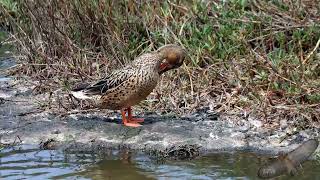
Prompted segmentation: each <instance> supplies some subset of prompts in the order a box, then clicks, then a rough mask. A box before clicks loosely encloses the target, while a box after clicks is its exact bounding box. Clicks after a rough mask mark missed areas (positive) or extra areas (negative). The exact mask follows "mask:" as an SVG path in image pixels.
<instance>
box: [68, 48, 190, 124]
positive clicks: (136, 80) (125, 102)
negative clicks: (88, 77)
mask: <svg viewBox="0 0 320 180" xmlns="http://www.w3.org/2000/svg"><path fill="white" fill-rule="evenodd" d="M185 56H186V52H185V50H184V49H183V48H181V47H180V46H178V45H174V44H169V45H165V46H163V47H161V48H159V49H158V50H157V51H154V52H150V53H145V54H143V55H141V56H139V57H137V58H136V59H134V60H133V61H132V62H131V63H130V64H128V65H127V66H125V67H124V68H122V69H118V70H115V71H113V72H112V73H110V74H109V75H107V76H106V77H105V78H103V79H101V80H99V81H98V82H96V83H94V84H92V85H89V86H86V87H81V88H77V89H74V90H73V91H72V94H73V95H74V96H75V97H76V98H79V99H93V100H94V101H95V102H97V105H98V107H99V108H103V109H112V110H121V115H122V122H123V124H124V125H125V126H130V127H138V126H141V125H140V124H139V123H140V122H143V121H144V120H143V119H141V118H133V116H132V111H131V106H133V105H136V104H138V103H139V102H140V101H142V100H144V99H146V97H147V96H148V95H149V94H150V93H151V92H152V90H153V89H154V88H155V87H156V85H157V83H158V81H159V79H160V75H161V74H162V73H164V72H166V71H168V70H170V69H175V68H178V67H180V66H181V65H182V63H183V61H184V58H185ZM126 112H127V113H128V115H127V116H126Z"/></svg>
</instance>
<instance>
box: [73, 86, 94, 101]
mask: <svg viewBox="0 0 320 180" xmlns="http://www.w3.org/2000/svg"><path fill="white" fill-rule="evenodd" d="M88 86H89V84H87V83H82V84H78V85H76V86H75V87H74V88H73V89H72V90H71V94H72V95H73V96H74V97H76V98H78V99H92V97H90V96H88V94H87V93H86V92H85V90H86V88H87V87H88Z"/></svg>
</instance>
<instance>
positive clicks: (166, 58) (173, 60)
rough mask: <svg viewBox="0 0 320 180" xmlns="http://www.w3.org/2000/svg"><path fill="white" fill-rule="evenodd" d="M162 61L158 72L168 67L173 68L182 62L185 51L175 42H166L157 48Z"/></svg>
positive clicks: (162, 71) (164, 70) (160, 72)
mask: <svg viewBox="0 0 320 180" xmlns="http://www.w3.org/2000/svg"><path fill="white" fill-rule="evenodd" d="M157 53H158V54H159V55H160V57H161V60H162V62H161V63H160V67H159V74H162V73H164V72H166V71H168V70H170V69H175V68H178V67H180V66H181V65H182V64H183V61H184V58H185V57H186V51H185V50H184V49H183V48H182V47H180V46H178V45H175V44H168V45H165V46H162V47H160V48H159V49H158V50H157Z"/></svg>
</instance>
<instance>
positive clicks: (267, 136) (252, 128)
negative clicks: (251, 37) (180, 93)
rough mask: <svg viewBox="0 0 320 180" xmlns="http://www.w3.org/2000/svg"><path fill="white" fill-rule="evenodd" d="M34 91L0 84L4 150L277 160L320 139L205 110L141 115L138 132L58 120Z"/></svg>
mask: <svg viewBox="0 0 320 180" xmlns="http://www.w3.org/2000/svg"><path fill="white" fill-rule="evenodd" d="M32 89H33V87H32V85H30V83H29V82H28V81H26V80H14V78H2V79H1V81H0V136H1V139H0V140H1V144H2V146H3V145H12V144H38V145H39V148H45V149H48V148H54V149H55V148H60V149H64V150H69V151H74V150H75V151H93V152H98V151H103V150H104V149H106V148H111V149H119V148H122V147H125V148H129V149H131V150H139V151H140V150H142V151H146V152H154V151H157V152H163V153H164V154H166V155H167V156H182V157H187V158H188V157H192V156H197V155H202V154H206V153H212V152H214V153H216V152H228V153H233V152H238V151H241V152H254V153H257V154H264V155H277V154H279V153H280V154H281V153H284V152H288V151H291V150H292V149H294V148H296V147H297V146H298V145H299V144H300V143H301V142H303V141H304V140H306V139H310V138H317V137H318V136H319V129H316V128H314V129H307V130H302V131H299V132H296V133H295V134H294V133H293V135H290V136H288V131H289V130H290V126H287V127H283V128H279V129H275V130H274V129H273V130H272V129H267V128H264V127H263V126H262V125H263V123H262V121H260V120H258V119H254V118H250V117H249V118H243V117H241V116H236V115H232V116H231V115H218V114H215V113H214V112H211V111H210V110H209V109H206V108H204V109H203V110H201V111H199V112H197V113H194V114H190V115H186V116H183V117H175V116H169V115H158V114H148V115H142V116H143V117H144V118H145V123H144V125H143V126H142V127H139V128H129V127H124V126H123V125H121V123H120V122H121V121H120V116H119V113H117V112H108V113H106V112H105V111H97V112H88V113H81V112H79V113H77V112H73V113H71V114H69V115H66V116H64V117H60V116H57V115H55V114H54V113H52V112H51V111H49V110H43V109H41V108H39V107H41V103H42V102H43V101H45V99H46V97H47V95H45V94H40V95H33V94H32ZM106 114H107V115H106ZM290 131H292V130H290ZM318 151H319V148H318Z"/></svg>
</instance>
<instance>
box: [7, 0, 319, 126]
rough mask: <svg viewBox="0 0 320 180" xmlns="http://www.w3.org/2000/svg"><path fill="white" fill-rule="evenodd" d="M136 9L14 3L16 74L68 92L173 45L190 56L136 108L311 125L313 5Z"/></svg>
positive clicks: (174, 4)
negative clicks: (18, 55)
mask: <svg viewBox="0 0 320 180" xmlns="http://www.w3.org/2000/svg"><path fill="white" fill-rule="evenodd" d="M143 2H145V1H133V0H126V1H123V2H118V1H97V0H92V1H81V0H71V1H66V0H61V1H49V0H44V1H42V0H41V1H40V0H34V1H28V0H22V1H18V3H17V8H16V12H15V14H16V15H15V16H16V17H15V18H10V16H9V13H6V15H7V20H8V21H10V22H11V23H10V24H11V26H12V28H13V38H15V40H16V42H17V44H16V45H17V48H18V51H19V52H20V53H21V55H22V56H23V58H21V66H20V68H19V69H18V71H19V73H21V74H27V75H29V76H30V77H32V78H34V79H37V80H39V81H40V82H41V83H42V86H41V87H40V88H39V90H40V91H43V90H51V91H52V89H56V88H63V89H64V90H68V89H69V88H70V86H72V85H74V84H75V83H77V82H81V81H93V80H95V79H99V78H101V77H103V76H104V75H105V74H106V73H108V72H110V71H111V70H112V69H113V68H117V67H121V66H122V65H123V64H125V63H126V62H128V61H129V60H132V59H133V58H134V57H136V56H138V55H139V54H141V53H143V52H145V51H150V50H154V49H156V48H157V47H159V46H161V45H163V44H167V43H177V44H180V45H181V46H183V47H185V48H186V49H187V50H188V53H189V56H190V59H188V61H187V62H186V63H185V64H184V65H183V67H181V68H180V69H178V70H175V71H173V72H169V73H167V74H165V75H164V77H163V79H162V81H161V82H160V86H158V88H157V89H156V91H155V92H154V93H153V95H152V96H150V98H149V100H148V101H146V102H143V103H141V107H142V108H144V109H148V110H156V109H157V110H161V111H162V112H171V111H173V112H175V113H178V114H184V113H188V112H194V111H196V110H197V109H199V108H202V107H210V109H211V110H214V111H217V112H220V113H226V114H237V115H241V116H243V117H249V115H250V116H256V117H259V118H262V119H263V120H265V122H266V123H271V124H275V125H277V124H278V123H279V120H280V119H283V118H285V119H289V120H299V121H297V122H299V123H302V124H299V126H301V127H306V126H316V125H317V124H319V121H320V117H319V116H320V110H319V109H320V63H319V62H320V53H319V43H320V31H319V26H320V15H319V14H320V5H319V4H320V2H319V1H307V0H302V1H289V0H283V1H281V0H273V1H270V2H265V1H254V0H251V1H246V0H241V1H240V0H239V1H237V0H231V1H229V2H228V3H223V2H220V1H208V2H207V3H200V2H198V1H188V2H186V1H178V0H172V1H163V2H159V1H148V2H150V3H143ZM151 2H152V3H151ZM204 2H205V1H204ZM2 8H4V7H2ZM4 9H6V8H4ZM6 12H8V10H7V9H6ZM49 85H50V86H49ZM49 87H50V88H49ZM159 96H161V98H159ZM70 103H71V101H70V102H69V103H66V102H64V103H60V105H61V106H63V107H64V108H63V109H67V110H70V109H72V108H75V107H76V105H75V106H73V105H70ZM62 104H63V105H62ZM68 104H69V105H68ZM71 104H72V103H71ZM84 107H88V106H84Z"/></svg>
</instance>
